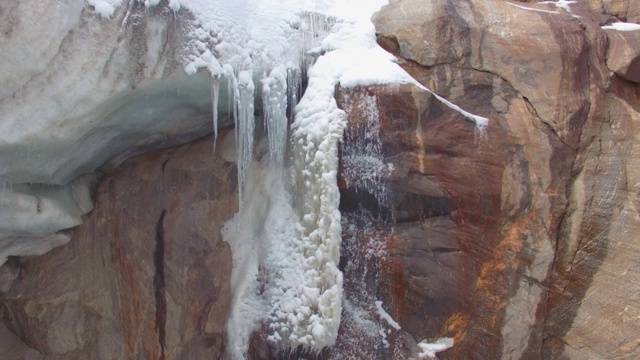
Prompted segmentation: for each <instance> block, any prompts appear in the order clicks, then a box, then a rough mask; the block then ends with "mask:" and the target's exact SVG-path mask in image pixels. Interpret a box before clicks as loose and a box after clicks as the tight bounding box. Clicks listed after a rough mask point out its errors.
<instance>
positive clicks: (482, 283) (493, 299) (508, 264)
mask: <svg viewBox="0 0 640 360" xmlns="http://www.w3.org/2000/svg"><path fill="white" fill-rule="evenodd" d="M537 218H538V214H537V212H536V211H535V210H531V211H529V212H528V213H527V215H525V216H523V217H521V218H519V219H517V220H516V221H515V222H513V223H512V224H509V225H508V228H507V229H506V230H505V231H504V236H503V238H502V240H501V241H500V243H498V245H497V246H496V248H495V249H494V251H493V253H492V256H491V259H490V260H489V261H487V262H484V263H483V264H482V268H481V270H480V274H479V276H478V278H477V279H476V288H477V290H478V294H480V298H481V302H482V305H481V306H482V307H484V308H489V309H496V310H500V309H503V308H504V307H505V306H506V302H507V299H508V298H509V296H510V294H509V291H510V289H512V288H513V287H512V286H511V284H508V283H507V282H508V275H510V274H513V273H515V272H516V271H517V267H518V264H519V262H518V261H517V259H516V256H517V254H518V253H519V252H520V251H521V250H522V248H523V245H524V243H525V241H526V239H527V234H528V233H529V232H530V231H531V229H533V226H534V225H535V224H536V219H537ZM491 313H492V314H493V315H492V316H491V318H490V319H485V321H487V323H486V324H487V325H489V326H491V327H495V326H498V324H499V314H500V311H492V312H491Z"/></svg>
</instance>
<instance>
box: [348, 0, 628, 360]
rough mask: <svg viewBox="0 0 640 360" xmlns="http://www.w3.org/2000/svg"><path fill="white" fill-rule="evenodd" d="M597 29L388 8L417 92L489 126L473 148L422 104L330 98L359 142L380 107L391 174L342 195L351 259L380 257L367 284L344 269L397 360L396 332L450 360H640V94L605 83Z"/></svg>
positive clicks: (426, 101) (452, 10)
mask: <svg viewBox="0 0 640 360" xmlns="http://www.w3.org/2000/svg"><path fill="white" fill-rule="evenodd" d="M583 10H584V9H583ZM598 19H599V18H598V17H597V16H593V17H591V18H589V17H586V18H584V17H582V18H575V17H572V16H571V14H570V13H568V12H566V11H564V10H561V9H557V8H555V7H554V6H552V5H536V4H517V5H516V4H513V3H507V2H500V1H488V2H487V1H485V2H479V1H478V2H465V3H460V2H455V1H443V2H428V3H424V2H419V1H396V2H393V3H392V4H391V5H389V6H386V7H384V8H383V9H382V11H381V12H380V13H379V14H378V15H377V16H376V17H375V24H376V29H377V31H378V41H379V43H380V44H381V46H383V47H384V48H386V49H387V50H388V51H390V52H392V53H394V54H395V55H397V56H398V57H399V59H400V62H401V65H402V66H403V67H404V68H405V69H406V70H407V71H408V72H409V73H411V74H412V75H413V76H414V78H416V79H418V80H419V81H420V82H421V83H422V84H423V85H425V86H426V87H428V88H430V89H431V90H433V91H435V92H436V93H438V94H440V95H443V96H444V97H446V98H447V99H449V100H451V101H452V102H454V103H456V104H459V105H461V106H462V107H463V108H464V109H465V110H468V111H470V112H472V113H475V114H478V115H481V116H485V117H488V118H489V126H487V127H486V128H485V129H484V130H483V131H478V130H477V129H475V128H474V125H473V124H472V123H471V122H469V121H468V120H467V119H465V117H464V116H462V115H461V114H459V113H457V112H456V111H453V110H451V109H450V108H449V107H447V106H444V105H443V103H442V102H440V101H438V100H437V99H435V98H434V97H433V96H431V95H430V94H429V93H428V92H425V91H421V90H419V89H418V88H415V87H413V88H412V87H400V88H393V89H389V88H381V87H369V88H362V89H356V90H345V91H343V92H342V93H341V95H339V96H338V98H339V99H341V103H342V106H343V107H344V108H345V110H346V111H347V113H348V116H349V122H350V127H353V128H358V127H359V126H361V125H360V124H361V123H362V122H363V121H366V120H363V119H366V116H364V115H363V111H364V110H363V109H364V108H365V107H364V106H363V105H361V104H363V103H366V101H365V100H366V99H367V98H371V99H373V100H368V101H374V102H375V104H376V105H377V108H378V111H379V122H380V125H379V129H380V131H379V137H380V143H381V153H382V154H383V156H382V157H381V159H380V163H382V164H384V163H390V164H393V168H394V171H392V172H390V173H386V174H385V173H378V174H377V175H376V176H378V178H379V179H380V180H379V181H380V182H381V184H383V185H382V188H383V189H384V190H383V191H380V190H378V191H375V192H373V191H366V190H364V189H362V188H358V186H357V184H353V183H352V184H349V182H348V181H345V182H344V183H343V186H342V187H343V201H345V204H344V205H343V207H344V209H343V211H345V213H349V211H351V212H352V213H354V214H359V215H357V217H359V220H357V221H353V224H347V225H346V226H345V228H344V231H345V233H346V234H351V233H353V232H355V236H354V239H356V240H353V241H352V242H349V237H348V236H349V235H347V239H346V243H347V245H346V246H352V247H353V248H355V249H363V248H364V249H365V251H366V248H367V246H368V245H367V244H369V243H371V239H372V238H375V239H377V240H376V241H377V244H378V245H377V246H378V248H383V249H384V252H383V253H382V254H379V256H377V257H375V262H376V263H377V265H376V266H377V267H376V269H378V271H379V272H378V279H377V280H372V279H371V276H372V275H366V274H367V271H368V270H367V268H364V269H363V268H362V267H360V268H358V267H351V268H349V261H350V259H345V264H346V265H345V277H346V279H345V283H348V282H349V280H348V279H349V278H350V277H352V278H355V279H367V280H366V281H362V280H358V281H353V282H351V283H352V284H354V285H355V286H359V287H360V288H361V290H358V291H356V290H352V291H351V294H352V295H351V296H353V297H354V298H357V297H358V296H359V295H357V294H359V293H367V292H368V294H370V295H373V296H374V297H376V298H377V299H380V300H383V303H384V304H385V306H386V309H387V310H388V312H389V313H390V314H391V315H392V317H393V318H394V319H395V320H396V321H397V322H398V323H399V325H400V326H401V328H402V331H399V332H397V334H398V339H401V340H398V341H396V342H395V343H393V344H392V347H394V346H395V347H396V349H394V350H387V351H390V353H392V354H396V353H397V352H398V351H399V352H400V353H402V351H400V350H398V349H403V348H405V347H406V344H407V340H406V339H407V337H406V336H400V334H402V333H403V332H406V333H408V334H409V335H410V336H409V338H410V339H411V341H409V343H411V342H412V341H413V343H415V341H420V340H422V339H424V338H426V339H429V340H435V339H437V338H439V337H445V336H449V337H453V338H454V340H455V345H454V347H453V349H450V350H447V351H446V352H443V353H442V354H441V355H440V358H442V359H461V358H465V359H466V358H496V359H497V358H503V359H519V358H545V359H559V358H572V359H591V358H593V359H605V358H635V357H638V355H639V353H638V350H637V344H638V341H640V339H639V338H638V336H637V334H638V333H639V332H638V330H640V329H638V327H637V323H636V322H634V321H633V320H631V319H634V318H635V316H637V315H635V314H636V312H637V311H638V309H637V308H636V306H635V305H633V304H634V303H635V302H636V300H635V298H636V293H637V286H635V285H636V284H638V276H639V274H638V272H636V271H634V270H633V269H634V267H633V264H634V263H635V262H636V261H637V259H638V256H639V253H638V251H639V250H640V248H638V243H637V241H636V238H635V234H636V231H635V229H637V228H638V221H637V215H636V214H637V213H636V209H635V207H636V206H635V205H632V204H633V203H634V201H635V200H634V199H635V197H636V195H635V190H634V188H635V186H636V185H637V184H636V183H637V182H638V181H636V180H635V178H634V175H633V174H635V172H636V171H635V170H633V168H632V167H631V166H629V164H630V163H631V162H633V161H634V159H635V156H636V155H635V154H634V150H633V149H634V148H635V147H636V145H635V136H634V135H633V134H634V133H635V131H634V130H633V129H634V128H635V126H637V124H639V123H640V113H639V112H638V110H639V108H638V96H637V85H636V84H634V83H632V82H629V81H627V80H624V79H621V78H619V77H618V75H617V74H615V73H613V72H612V71H610V70H609V68H607V64H606V63H605V60H606V59H607V56H606V55H607V51H609V53H610V54H611V52H612V51H615V44H614V45H613V46H611V47H609V43H610V42H611V43H614V41H609V39H610V38H611V36H612V34H606V33H605V32H604V31H603V30H602V29H600V25H601V23H600V22H599V21H598ZM532 31H535V36H533V35H532ZM607 32H609V31H607ZM607 35H609V38H608V37H607ZM627 65H629V64H627ZM610 67H611V65H610ZM612 70H613V69H612ZM354 99H359V100H354ZM347 131H348V130H347ZM343 156H344V154H343ZM370 170H371V169H370V168H366V169H364V170H362V171H361V174H362V175H361V176H362V177H367V174H368V171H369V172H370ZM347 173H348V171H347V170H343V178H345V179H346V178H357V177H358V176H357V175H353V174H347ZM385 191H386V192H387V193H386V194H385ZM380 194H383V196H380ZM362 214H365V215H362ZM389 214H391V215H389ZM354 216H355V215H354ZM363 217H364V220H363V219H362V218H363ZM385 219H386V220H385ZM362 222H364V223H366V224H369V227H368V228H367V227H365V226H360V227H358V226H355V225H354V224H356V223H362ZM367 229H369V230H367ZM370 229H375V231H373V232H372V231H371V230H370ZM372 234H375V236H374V235H372ZM349 244H355V245H349ZM369 264H370V263H369ZM370 266H371V265H370ZM363 271H364V275H363ZM354 293H355V294H356V295H353V294H354ZM612 294H615V295H612ZM347 296H349V293H347ZM616 324H618V325H616ZM620 324H622V325H620ZM344 330H346V328H345V329H344ZM346 337H348V336H346ZM394 351H395V352H394ZM387 354H389V353H387ZM377 358H385V356H382V355H378V356H377Z"/></svg>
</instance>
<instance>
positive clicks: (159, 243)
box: [153, 210, 167, 360]
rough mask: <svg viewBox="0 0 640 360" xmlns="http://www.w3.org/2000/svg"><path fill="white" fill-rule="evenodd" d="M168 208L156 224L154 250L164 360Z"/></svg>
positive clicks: (154, 280) (157, 325)
mask: <svg viewBox="0 0 640 360" xmlns="http://www.w3.org/2000/svg"><path fill="white" fill-rule="evenodd" d="M166 213H167V210H162V213H161V214H160V218H159V219H158V223H157V224H156V236H155V239H156V248H155V250H154V252H153V265H154V267H155V275H154V276H153V292H154V295H155V298H156V324H155V329H156V331H157V332H158V343H159V344H160V358H159V359H160V360H164V350H165V349H166V347H167V344H166V323H167V298H166V292H165V291H166V286H165V280H164V216H165V215H166Z"/></svg>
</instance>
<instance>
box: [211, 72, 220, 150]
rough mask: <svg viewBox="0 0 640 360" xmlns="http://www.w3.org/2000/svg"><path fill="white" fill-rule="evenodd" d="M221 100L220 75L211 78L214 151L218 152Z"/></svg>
mask: <svg viewBox="0 0 640 360" xmlns="http://www.w3.org/2000/svg"><path fill="white" fill-rule="evenodd" d="M219 98H220V75H213V76H212V77H211V108H212V109H211V111H212V112H213V133H214V134H215V135H214V138H213V151H214V152H215V151H216V144H217V142H218V99H219Z"/></svg>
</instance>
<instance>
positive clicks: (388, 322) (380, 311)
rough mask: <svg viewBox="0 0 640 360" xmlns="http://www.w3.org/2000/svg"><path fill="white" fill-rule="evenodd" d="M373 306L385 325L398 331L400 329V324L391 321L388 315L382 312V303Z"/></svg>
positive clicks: (377, 302)
mask: <svg viewBox="0 0 640 360" xmlns="http://www.w3.org/2000/svg"><path fill="white" fill-rule="evenodd" d="M375 304H376V310H377V311H378V315H380V318H381V319H383V320H384V321H386V322H387V324H389V325H390V326H391V327H392V328H394V329H396V330H400V329H401V327H400V324H398V323H397V322H396V321H395V320H393V318H392V317H391V315H389V313H388V312H386V311H385V310H384V308H383V307H382V301H376V302H375Z"/></svg>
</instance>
